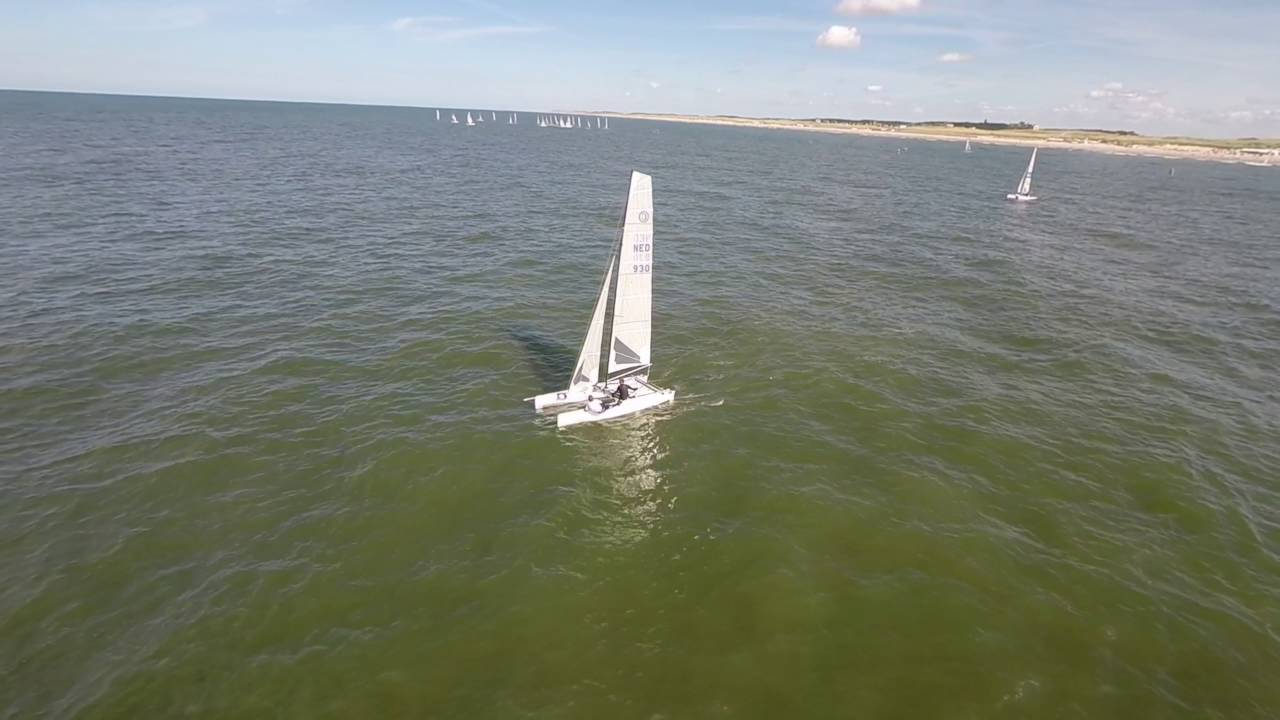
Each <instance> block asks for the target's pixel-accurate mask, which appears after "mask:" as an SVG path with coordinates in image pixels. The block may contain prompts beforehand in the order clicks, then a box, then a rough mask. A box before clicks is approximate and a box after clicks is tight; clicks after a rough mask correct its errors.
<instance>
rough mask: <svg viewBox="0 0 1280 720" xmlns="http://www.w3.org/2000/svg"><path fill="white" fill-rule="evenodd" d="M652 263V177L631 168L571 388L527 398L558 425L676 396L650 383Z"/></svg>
mask: <svg viewBox="0 0 1280 720" xmlns="http://www.w3.org/2000/svg"><path fill="white" fill-rule="evenodd" d="M653 267H654V265H653V179H652V178H651V177H649V176H648V175H645V174H644V173H639V172H632V173H631V186H630V189H629V191H628V193H627V207H626V209H625V210H624V211H623V215H622V230H621V231H620V232H619V233H618V239H617V241H616V242H615V243H614V247H613V253H612V255H611V256H610V257H609V264H608V266H607V267H606V268H605V271H604V280H603V282H601V284H600V292H599V294H598V295H597V296H596V303H595V309H594V310H593V311H592V313H591V322H590V324H589V325H587V336H586V338H585V339H583V341H582V349H581V350H580V351H579V353H578V361H577V363H576V364H575V365H574V368H573V374H572V375H570V376H569V387H568V388H566V389H564V390H561V391H558V392H552V393H545V394H542V395H537V396H534V397H531V398H525V400H526V401H528V400H532V401H533V407H534V410H536V411H539V412H543V411H546V412H555V413H558V414H557V415H556V425H557V426H558V427H562V428H563V427H569V426H570V425H577V424H579V423H587V422H597V421H600V420H612V419H615V418H620V417H625V416H627V415H631V414H633V413H637V412H640V411H641V410H647V409H649V408H653V407H657V406H659V405H663V404H665V403H669V402H672V401H673V400H675V397H676V392H675V390H665V389H663V388H660V387H657V386H656V385H653V384H651V383H650V382H649V370H650V369H651V368H652V367H653V365H652V362H651V360H652V358H651V355H650V351H651V349H652V339H653V324H652V306H653ZM622 388H626V389H625V390H623V389H622Z"/></svg>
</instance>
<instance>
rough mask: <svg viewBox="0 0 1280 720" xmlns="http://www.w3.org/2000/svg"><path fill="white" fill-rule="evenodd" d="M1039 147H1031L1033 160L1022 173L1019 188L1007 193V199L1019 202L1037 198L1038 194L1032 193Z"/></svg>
mask: <svg viewBox="0 0 1280 720" xmlns="http://www.w3.org/2000/svg"><path fill="white" fill-rule="evenodd" d="M1039 149H1040V148H1031V161H1030V162H1028V163H1027V170H1026V172H1024V173H1022V180H1021V181H1019V182H1018V189H1017V190H1014V191H1013V192H1011V193H1009V194H1008V195H1005V199H1007V200H1017V201H1019V202H1028V201H1031V200H1035V199H1036V196H1035V195H1032V194H1031V173H1032V171H1034V170H1035V169H1036V151H1038V150H1039Z"/></svg>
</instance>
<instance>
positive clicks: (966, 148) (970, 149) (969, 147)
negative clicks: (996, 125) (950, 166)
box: [964, 139, 973, 153]
mask: <svg viewBox="0 0 1280 720" xmlns="http://www.w3.org/2000/svg"><path fill="white" fill-rule="evenodd" d="M964 151H965V152H968V153H971V152H973V146H972V145H970V144H969V141H968V140H967V139H966V140H965V141H964Z"/></svg>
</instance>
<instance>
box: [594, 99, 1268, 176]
mask: <svg viewBox="0 0 1280 720" xmlns="http://www.w3.org/2000/svg"><path fill="white" fill-rule="evenodd" d="M590 114H591V115H599V116H602V117H612V118H623V119H627V118H630V119H632V120H655V121H659V122H675V123H690V124H695V125H723V126H729V127H745V128H763V129H766V130H799V131H801V132H821V133H833V134H845V135H863V136H868V137H879V138H895V137H900V138H909V139H912V140H927V141H930V142H964V141H965V140H970V141H972V142H975V143H979V144H982V143H986V144H989V145H1015V146H1023V147H1033V146H1034V147H1042V148H1052V149H1055V150H1085V151H1088V152H1100V153H1105V154H1108V155H1130V156H1135V155H1136V156H1141V157H1156V158H1164V159H1167V160H1201V161H1206V162H1221V163H1235V164H1252V165H1254V166H1257V165H1260V164H1262V165H1266V166H1267V167H1280V159H1278V158H1277V155H1280V148H1277V149H1273V150H1272V151H1271V152H1272V153H1276V154H1277V155H1271V156H1269V157H1268V156H1267V155H1265V154H1258V153H1242V152H1240V151H1239V150H1231V149H1227V148H1214V147H1205V146H1200V145H1182V144H1178V143H1175V142H1169V143H1159V139H1158V138H1152V139H1150V140H1152V141H1153V142H1154V143H1157V144H1133V145H1123V144H1119V143H1118V142H1101V141H1097V140H1090V139H1076V140H1070V139H1066V138H1062V137H1055V136H1053V135H1052V134H1050V132H1051V131H1043V130H1039V131H1034V132H1041V133H1045V134H1046V137H1042V138H1037V137H1018V136H1012V135H1003V134H1000V132H998V131H990V130H966V129H963V128H955V131H954V132H952V131H951V128H945V129H944V128H937V129H916V128H910V127H905V128H892V129H890V128H884V129H878V128H870V127H859V126H853V125H836V124H831V123H821V122H815V121H812V120H785V119H758V118H737V117H724V116H714V115H660V114H652V113H619V112H593V113H590ZM1138 137H1142V136H1138ZM1266 159H1270V160H1275V161H1274V162H1269V163H1262V162H1260V161H1263V160H1266Z"/></svg>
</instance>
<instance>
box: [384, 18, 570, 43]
mask: <svg viewBox="0 0 1280 720" xmlns="http://www.w3.org/2000/svg"><path fill="white" fill-rule="evenodd" d="M459 23H460V20H459V19H458V18H456V17H449V16H445V15H420V16H416V17H401V18H396V19H395V20H392V21H391V22H390V23H389V24H388V27H389V28H391V30H392V31H394V32H397V33H401V34H404V35H412V36H414V37H420V38H425V39H428V40H436V41H440V42H448V41H453V40H466V39H469V38H479V37H494V36H501V35H528V34H531V33H540V32H545V31H546V30H548V28H546V27H542V26H540V25H460V24H459Z"/></svg>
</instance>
